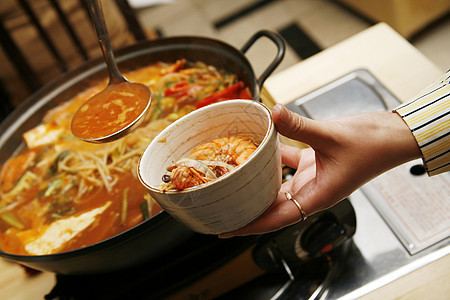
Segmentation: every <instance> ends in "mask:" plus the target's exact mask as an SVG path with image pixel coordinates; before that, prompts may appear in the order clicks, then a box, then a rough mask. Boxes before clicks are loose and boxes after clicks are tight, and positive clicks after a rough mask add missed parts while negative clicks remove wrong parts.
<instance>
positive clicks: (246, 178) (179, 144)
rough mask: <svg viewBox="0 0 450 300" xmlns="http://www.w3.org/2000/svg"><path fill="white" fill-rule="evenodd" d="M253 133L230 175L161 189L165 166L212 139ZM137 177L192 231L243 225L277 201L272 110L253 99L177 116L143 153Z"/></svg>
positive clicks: (216, 230)
mask: <svg viewBox="0 0 450 300" xmlns="http://www.w3.org/2000/svg"><path fill="white" fill-rule="evenodd" d="M236 135H237V136H251V137H253V138H254V139H255V140H256V141H257V142H258V143H259V145H258V147H257V149H256V150H255V152H253V154H252V155H251V156H250V157H249V158H247V160H246V161H245V162H244V163H242V164H240V165H239V166H237V167H236V168H234V169H233V170H232V171H230V172H229V173H227V174H225V175H223V176H221V177H219V178H217V179H215V180H213V181H211V182H208V183H205V184H202V185H199V186H196V187H192V188H188V189H185V190H182V191H172V190H169V191H164V190H162V189H160V186H161V184H162V183H163V182H162V176H163V175H164V174H166V173H167V170H166V168H167V167H168V166H169V165H171V164H173V163H174V162H175V161H178V160H179V159H180V158H183V157H187V156H188V155H189V154H190V153H191V152H192V151H193V149H194V148H195V147H197V146H198V145H201V144H203V143H206V142H209V141H211V140H214V139H216V138H221V137H228V136H236ZM138 173H139V179H140V180H141V182H142V184H143V185H144V186H145V187H146V188H147V189H148V191H149V193H150V195H151V196H152V197H153V198H154V199H155V200H156V201H157V202H158V203H159V204H160V205H161V207H163V208H164V210H165V211H166V212H167V213H169V214H170V215H171V216H173V217H174V218H175V219H177V220H178V221H180V222H182V223H183V224H185V225H186V226H188V227H189V228H191V229H192V230H194V231H196V232H200V233H205V234H220V233H224V232H229V231H232V230H235V229H238V228H241V227H243V226H245V225H246V224H248V223H250V222H251V221H252V220H254V219H256V218H257V217H258V216H259V215H261V214H262V213H263V212H264V211H265V210H266V209H267V208H268V207H269V206H270V205H271V204H272V203H273V202H274V200H275V198H276V196H277V193H278V191H279V189H280V186H281V155H280V150H279V140H278V135H277V132H276V130H275V126H274V124H273V121H272V117H271V112H270V110H269V109H268V108H267V107H266V106H265V105H264V104H261V103H259V102H256V101H251V100H228V101H223V102H219V103H216V104H212V105H209V106H206V107H203V108H201V109H198V110H196V111H193V112H191V113H189V114H188V115H186V116H184V117H182V118H180V119H179V120H177V121H176V122H174V123H172V124H171V125H170V126H168V127H167V128H166V129H165V130H164V131H162V132H161V133H160V134H159V135H158V136H157V137H156V138H154V139H153V141H152V142H151V143H150V145H149V146H148V147H147V149H146V150H145V151H144V153H143V155H142V157H141V159H140V163H139V166H138Z"/></svg>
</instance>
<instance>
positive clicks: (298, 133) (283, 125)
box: [272, 104, 330, 148]
mask: <svg viewBox="0 0 450 300" xmlns="http://www.w3.org/2000/svg"><path fill="white" fill-rule="evenodd" d="M272 118H273V121H274V123H275V126H276V128H277V130H278V132H279V133H280V134H282V135H284V136H285V137H288V138H290V139H294V140H297V141H300V142H303V143H305V144H308V145H310V146H311V147H312V148H321V147H320V146H321V145H325V144H326V143H328V139H329V138H330V135H329V132H328V131H327V130H326V129H325V128H324V126H323V125H322V123H321V122H320V121H316V120H312V119H308V118H305V117H302V116H300V115H298V114H296V113H294V112H292V111H290V110H288V109H287V108H286V107H284V106H283V105H281V104H276V105H275V106H274V107H273V108H272Z"/></svg>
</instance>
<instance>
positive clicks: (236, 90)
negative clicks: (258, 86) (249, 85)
mask: <svg viewBox="0 0 450 300" xmlns="http://www.w3.org/2000/svg"><path fill="white" fill-rule="evenodd" d="M243 89H244V83H243V82H242V81H239V82H237V83H235V84H233V85H231V86H229V87H227V88H224V89H222V90H218V91H215V92H214V93H212V94H211V95H208V96H206V97H204V98H202V99H200V100H199V101H198V102H197V105H196V107H197V108H200V107H203V106H206V105H209V104H213V103H216V102H219V101H224V100H230V99H238V98H240V94H241V92H242V90H243ZM248 99H251V98H248Z"/></svg>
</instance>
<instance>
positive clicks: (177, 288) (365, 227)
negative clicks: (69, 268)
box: [46, 70, 450, 300]
mask: <svg viewBox="0 0 450 300" xmlns="http://www.w3.org/2000/svg"><path fill="white" fill-rule="evenodd" d="M398 104H399V101H398V100H397V99H396V98H395V97H394V96H393V95H392V94H391V93H389V91H387V90H386V89H385V88H384V87H383V86H382V85H381V84H380V83H379V82H378V81H377V80H376V79H375V78H374V77H373V76H372V74H371V73H369V72H368V71H366V70H357V71H355V72H352V73H351V74H348V75H347V76H344V77H342V78H339V79H337V80H336V81H334V82H332V83H330V84H328V85H326V86H324V87H323V88H321V89H318V90H316V91H314V92H312V93H310V94H308V95H306V96H304V97H301V98H299V99H297V100H295V101H293V102H292V103H290V104H289V105H287V107H288V108H289V109H291V110H293V111H295V112H297V113H299V114H302V115H305V116H307V117H310V118H314V119H327V118H332V117H336V116H342V115H349V114H353V113H360V112H368V111H377V110H391V109H393V108H394V107H396V106H397V105H398ZM285 171H287V172H286V174H285V175H286V176H289V170H286V169H285ZM424 173H425V170H424V167H423V165H422V162H421V161H412V162H409V163H407V164H404V165H402V166H400V167H398V168H395V169H393V170H391V171H388V172H386V173H385V174H382V175H381V176H379V177H377V178H376V179H374V180H372V181H371V182H369V183H367V184H366V185H365V186H363V187H362V188H360V189H359V190H357V191H356V192H354V193H353V194H352V195H351V196H350V197H349V198H348V199H345V200H343V201H341V202H340V203H339V204H337V205H335V206H334V207H332V208H330V209H328V210H326V211H324V212H321V213H318V214H315V215H313V216H311V217H310V218H308V219H307V220H306V221H305V222H300V223H298V224H295V225H293V226H290V227H288V228H285V229H283V230H281V231H278V232H275V233H272V234H266V235H262V236H258V237H243V238H231V239H225V240H221V239H218V238H217V237H215V236H206V235H195V236H194V237H193V238H192V239H191V240H189V241H188V242H187V243H186V244H185V245H183V247H181V249H180V248H178V249H174V250H173V251H172V252H171V253H168V254H167V255H165V256H164V257H161V258H159V259H158V261H151V262H148V263H146V264H143V265H142V266H139V267H138V268H133V269H130V270H124V271H121V272H117V273H112V274H105V275H92V276H66V275H58V276H57V284H56V286H55V287H54V289H53V290H52V291H51V292H50V293H49V294H48V295H47V297H46V298H47V299H56V298H58V299H123V298H133V299H222V300H223V299H280V300H281V299H289V300H291V299H355V298H357V297H360V296H362V295H364V294H366V293H368V292H370V291H373V290H375V289H377V288H379V287H381V286H383V285H385V284H387V283H389V282H391V281H393V280H395V279H397V278H399V277H401V276H404V275H406V274H408V273H410V272H412V271H413V270H416V269H418V268H420V267H422V266H424V265H426V264H428V263H430V262H432V261H434V260H437V259H439V258H441V257H443V256H445V255H447V254H449V253H450V239H449V236H450V221H449V220H450V208H449V205H450V204H449V201H448V199H450V176H449V174H442V175H439V176H434V177H431V178H430V177H427V176H426V175H425V174H424ZM418 207H420V210H418V209H417V208H418ZM418 211H420V217H418V216H417V212H418ZM356 224H357V226H356Z"/></svg>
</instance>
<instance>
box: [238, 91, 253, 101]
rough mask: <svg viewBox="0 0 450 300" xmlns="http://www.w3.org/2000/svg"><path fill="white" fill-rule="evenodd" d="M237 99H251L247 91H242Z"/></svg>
mask: <svg viewBox="0 0 450 300" xmlns="http://www.w3.org/2000/svg"><path fill="white" fill-rule="evenodd" d="M239 99H252V96H251V95H250V93H249V92H248V90H247V89H242V91H241V93H240V95H239Z"/></svg>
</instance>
